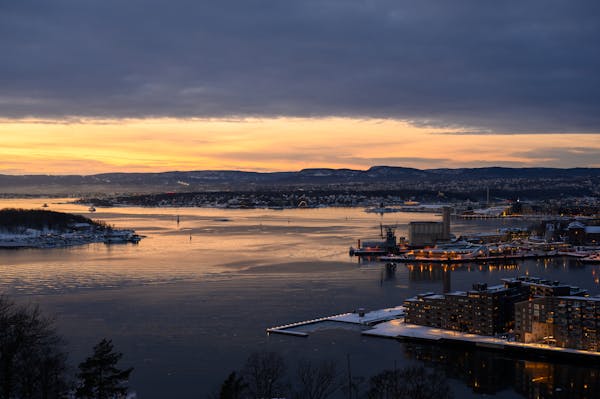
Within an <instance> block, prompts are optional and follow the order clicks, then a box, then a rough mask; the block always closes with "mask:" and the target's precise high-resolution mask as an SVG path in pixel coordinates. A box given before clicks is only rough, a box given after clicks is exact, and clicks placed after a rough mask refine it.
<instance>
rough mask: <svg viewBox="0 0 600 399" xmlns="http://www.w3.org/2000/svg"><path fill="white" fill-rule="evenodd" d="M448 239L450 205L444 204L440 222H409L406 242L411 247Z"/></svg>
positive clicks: (433, 243) (428, 244) (429, 244)
mask: <svg viewBox="0 0 600 399" xmlns="http://www.w3.org/2000/svg"><path fill="white" fill-rule="evenodd" d="M448 240H450V207H447V206H445V207H444V208H443V213H442V221H441V222H410V223H409V224H408V243H409V244H410V245H411V246H412V247H424V246H431V245H435V244H436V243H437V242H438V241H448Z"/></svg>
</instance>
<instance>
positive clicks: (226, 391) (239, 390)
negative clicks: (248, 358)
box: [219, 371, 247, 399]
mask: <svg viewBox="0 0 600 399" xmlns="http://www.w3.org/2000/svg"><path fill="white" fill-rule="evenodd" d="M246 387H247V384H245V383H244V380H243V378H242V377H238V376H237V375H236V373H235V371H233V372H231V374H229V377H227V379H226V380H225V381H224V382H223V384H222V385H221V391H220V392H219V399H241V398H242V394H243V392H244V391H245V390H246Z"/></svg>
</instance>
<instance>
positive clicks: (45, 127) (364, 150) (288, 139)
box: [0, 117, 600, 175]
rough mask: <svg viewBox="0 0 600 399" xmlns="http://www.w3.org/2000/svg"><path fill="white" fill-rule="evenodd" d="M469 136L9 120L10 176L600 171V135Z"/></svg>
mask: <svg viewBox="0 0 600 399" xmlns="http://www.w3.org/2000/svg"><path fill="white" fill-rule="evenodd" d="M460 131H461V129H447V128H430V127H417V126H414V125H411V124H410V123H409V122H407V121H402V120H392V119H358V118H337V117H336V118H288V117H281V118H243V119H174V118H160V119H120V120H110V119H84V120H36V119H30V120H0V138H1V143H2V144H1V145H0V173H5V174H40V173H41V174H82V175H86V174H95V173H106V172H164V171H173V170H210V169H212V170H231V169H235V170H247V171H294V170H300V169H304V168H321V167H323V168H326V167H329V168H352V169H366V168H368V167H370V166H374V165H388V166H405V167H415V168H420V169H427V168H438V167H450V168H456V167H480V166H492V165H495V166H496V165H497V166H517V167H520V166H556V167H578V166H587V167H598V166H600V161H595V159H596V156H595V155H596V154H599V153H600V136H599V135H594V134H518V135H501V134H485V135H461V134H459V133H460ZM452 133H457V134H452ZM561 151H562V153H561ZM578 152H580V153H581V156H578ZM563 153H564V154H566V155H567V156H568V157H569V159H565V156H563V155H561V154H563ZM578 162H579V163H578Z"/></svg>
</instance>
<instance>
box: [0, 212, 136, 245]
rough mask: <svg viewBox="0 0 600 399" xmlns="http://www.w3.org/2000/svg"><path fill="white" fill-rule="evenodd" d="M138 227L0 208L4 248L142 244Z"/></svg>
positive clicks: (63, 214)
mask: <svg viewBox="0 0 600 399" xmlns="http://www.w3.org/2000/svg"><path fill="white" fill-rule="evenodd" d="M141 238H142V236H140V235H138V234H135V231H134V230H118V229H115V228H113V227H112V226H110V225H108V224H107V223H104V222H102V221H97V220H91V219H89V218H87V217H85V216H81V215H74V214H70V213H63V212H54V211H47V210H38V209H12V208H6V209H0V249H14V248H58V247H68V246H74V245H83V244H90V243H94V242H104V243H106V244H115V243H128V242H130V243H138V242H139V241H140V240H141Z"/></svg>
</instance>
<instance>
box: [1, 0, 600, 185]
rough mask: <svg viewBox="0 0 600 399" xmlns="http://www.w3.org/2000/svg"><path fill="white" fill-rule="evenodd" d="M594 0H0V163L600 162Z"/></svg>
mask: <svg viewBox="0 0 600 399" xmlns="http://www.w3.org/2000/svg"><path fill="white" fill-rule="evenodd" d="M599 12H600V5H599V4H598V2H596V1H593V0H584V1H578V2H561V1H550V2H548V1H547V0H533V1H528V2H517V1H507V2H501V3H495V4H493V5H490V4H486V3H484V2H479V1H473V0H456V1H453V2H447V1H445V0H426V1H420V2H412V1H407V0H393V1H392V0H369V1H364V0H349V1H321V0H319V1H312V0H307V1H302V2H281V1H277V0H265V1H261V2H259V3H256V2H252V1H230V2H225V3H222V2H216V3H215V2H208V1H195V2H189V1H186V0H174V1H169V2H165V1H161V0H148V1H144V2H143V3H142V2H136V1H132V2H122V1H118V0H104V1H87V2H73V1H66V0H60V1H54V2H51V3H48V2H43V1H39V0H32V1H14V2H4V3H3V4H2V5H1V6H0V26H1V27H2V28H3V29H2V32H3V34H2V35H0V50H1V51H2V59H3V61H2V63H1V64H0V173H4V174H27V173H51V174H69V173H77V174H93V173H102V172H136V171H143V172H148V171H157V172H160V171H167V170H177V169H179V170H194V169H238V170H253V171H283V170H298V169H302V168H310V167H333V168H363V169H364V168H366V167H369V166H372V165H391V166H406V167H416V168H436V167H452V168H454V167H479V166H490V165H494V166H516V167H520V166H548V167H595V166H600V161H598V159H600V112H598V110H599V109H600V96H599V95H598V93H600V90H599V89H600V75H599V74H598V73H597V71H598V70H600V53H599V52H598V51H597V38H598V37H600V23H599V21H598V18H597V15H598V13H599Z"/></svg>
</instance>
